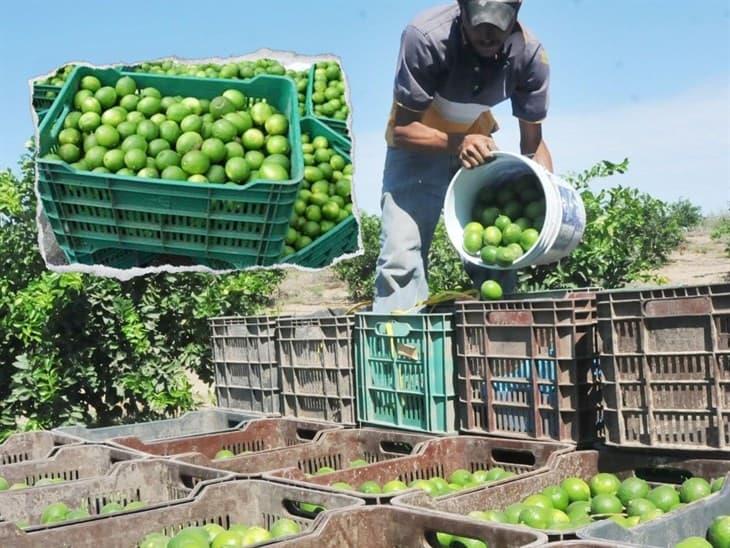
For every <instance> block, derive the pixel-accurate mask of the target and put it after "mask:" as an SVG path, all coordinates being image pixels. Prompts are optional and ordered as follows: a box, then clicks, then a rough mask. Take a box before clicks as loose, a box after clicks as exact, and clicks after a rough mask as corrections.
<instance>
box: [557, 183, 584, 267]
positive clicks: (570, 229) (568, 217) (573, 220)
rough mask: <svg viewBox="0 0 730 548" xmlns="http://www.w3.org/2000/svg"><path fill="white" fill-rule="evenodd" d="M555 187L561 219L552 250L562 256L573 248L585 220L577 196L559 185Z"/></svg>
mask: <svg viewBox="0 0 730 548" xmlns="http://www.w3.org/2000/svg"><path fill="white" fill-rule="evenodd" d="M555 186H556V188H557V189H558V192H559V194H560V201H561V202H562V204H563V218H562V222H561V226H560V231H559V232H558V236H557V238H556V239H555V244H554V245H553V248H552V250H553V251H556V252H558V253H561V254H562V253H564V252H566V251H568V250H569V249H571V248H572V247H575V245H576V242H575V239H576V238H580V237H581V234H580V233H579V232H582V230H583V225H584V223H585V220H584V218H583V217H584V213H583V207H582V204H580V203H579V202H578V200H576V197H577V194H576V193H575V192H574V191H573V190H572V189H569V188H566V187H564V186H563V185H561V184H557V185H555Z"/></svg>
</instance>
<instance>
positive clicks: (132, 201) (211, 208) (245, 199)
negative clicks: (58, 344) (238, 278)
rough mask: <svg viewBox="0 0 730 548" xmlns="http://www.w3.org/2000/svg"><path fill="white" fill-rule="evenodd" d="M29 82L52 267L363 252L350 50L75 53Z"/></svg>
mask: <svg viewBox="0 0 730 548" xmlns="http://www.w3.org/2000/svg"><path fill="white" fill-rule="evenodd" d="M31 86H32V95H33V98H32V104H33V110H34V112H35V117H36V119H37V132H36V137H37V140H36V148H37V161H36V170H37V191H38V195H39V198H40V200H39V203H40V206H39V209H40V211H39V215H38V220H39V231H40V241H41V244H42V245H41V248H42V252H43V254H44V259H45V261H46V264H47V265H48V266H49V268H52V269H60V270H74V269H79V270H83V271H87V272H90V271H92V270H93V271H94V272H99V271H101V273H103V274H109V275H115V274H114V272H113V271H108V270H103V269H97V268H91V269H90V268H89V267H96V266H99V267H107V268H110V269H122V270H127V269H132V268H135V269H140V270H139V271H138V273H139V274H142V273H144V272H145V271H147V269H150V268H158V267H175V268H178V267H195V269H201V270H208V269H212V270H221V271H227V270H240V269H247V268H251V267H274V266H287V265H292V266H297V267H302V268H308V269H319V268H324V267H326V266H329V265H331V264H333V263H334V262H335V261H337V260H338V259H340V258H346V257H351V256H353V255H354V254H356V253H357V252H358V249H359V245H358V242H359V227H358V220H357V216H356V209H355V204H354V203H353V186H352V185H353V164H352V157H353V156H352V154H353V151H352V141H351V139H350V129H349V128H350V106H349V101H348V94H347V85H346V78H345V74H344V72H343V69H342V65H341V63H340V62H339V60H338V59H336V58H334V57H327V58H324V57H323V58H310V57H302V56H298V55H294V54H286V53H278V52H272V51H270V50H265V51H260V52H258V53H256V54H253V55H249V56H246V57H241V58H235V59H233V58H229V59H215V60H206V61H201V62H192V61H184V60H179V59H162V60H156V61H150V62H141V63H137V64H133V65H120V66H107V67H95V66H89V65H84V64H67V65H65V66H63V67H60V68H59V69H58V70H57V71H56V72H55V73H54V74H53V75H51V76H48V77H44V78H41V79H37V80H34V81H32V83H31ZM135 273H137V271H135Z"/></svg>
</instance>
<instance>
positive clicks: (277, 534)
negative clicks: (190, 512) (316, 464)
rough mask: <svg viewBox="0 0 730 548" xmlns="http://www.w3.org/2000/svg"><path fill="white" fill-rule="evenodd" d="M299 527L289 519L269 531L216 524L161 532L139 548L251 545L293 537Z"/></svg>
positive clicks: (261, 528)
mask: <svg viewBox="0 0 730 548" xmlns="http://www.w3.org/2000/svg"><path fill="white" fill-rule="evenodd" d="M301 530H302V528H301V526H300V525H299V524H298V523H297V522H295V521H292V520H290V519H287V518H282V519H280V520H277V521H275V522H274V523H273V524H272V526H271V529H265V528H264V527H258V526H249V525H244V524H242V523H234V524H232V525H231V526H230V527H228V529H224V528H223V527H221V526H220V525H218V524H217V523H209V524H208V525H204V526H202V527H187V528H185V529H183V530H182V531H180V532H179V533H178V534H177V535H175V536H174V537H172V538H170V537H168V536H166V535H163V534H162V533H152V534H149V535H147V536H146V537H145V538H144V540H142V542H141V543H140V544H139V548H183V547H185V548H225V547H232V546H241V547H243V546H252V545H254V544H258V543H260V542H267V541H270V540H273V539H278V538H281V537H287V536H289V535H296V534H298V533H300V532H301Z"/></svg>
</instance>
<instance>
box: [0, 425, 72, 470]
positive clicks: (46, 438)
mask: <svg viewBox="0 0 730 548" xmlns="http://www.w3.org/2000/svg"><path fill="white" fill-rule="evenodd" d="M74 443H80V440H77V439H74V438H72V437H69V436H66V435H63V434H57V433H54V432H46V431H41V432H22V433H19V434H13V435H12V436H10V437H8V439H6V440H5V441H4V442H2V443H0V466H3V465H6V464H15V463H19V462H25V461H28V460H37V459H43V458H46V457H50V456H51V454H52V453H53V451H55V450H56V449H57V448H58V447H62V446H64V445H69V444H74Z"/></svg>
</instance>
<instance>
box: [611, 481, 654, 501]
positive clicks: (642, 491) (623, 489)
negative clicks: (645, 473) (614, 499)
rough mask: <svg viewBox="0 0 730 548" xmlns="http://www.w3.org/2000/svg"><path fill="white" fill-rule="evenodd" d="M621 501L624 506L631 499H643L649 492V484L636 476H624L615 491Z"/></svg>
mask: <svg viewBox="0 0 730 548" xmlns="http://www.w3.org/2000/svg"><path fill="white" fill-rule="evenodd" d="M616 494H617V496H618V498H619V500H620V501H621V503H622V504H623V505H624V506H626V505H627V504H628V503H629V501H631V500H633V499H643V498H645V497H646V495H648V494H649V484H648V483H647V482H646V481H644V480H643V479H640V478H637V477H633V476H632V477H630V478H626V479H625V480H624V481H622V482H621V486H620V487H619V488H618V492H617V493H616Z"/></svg>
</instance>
